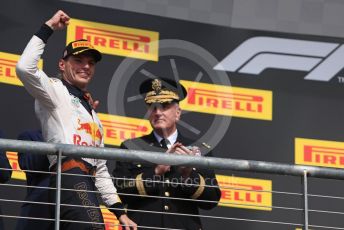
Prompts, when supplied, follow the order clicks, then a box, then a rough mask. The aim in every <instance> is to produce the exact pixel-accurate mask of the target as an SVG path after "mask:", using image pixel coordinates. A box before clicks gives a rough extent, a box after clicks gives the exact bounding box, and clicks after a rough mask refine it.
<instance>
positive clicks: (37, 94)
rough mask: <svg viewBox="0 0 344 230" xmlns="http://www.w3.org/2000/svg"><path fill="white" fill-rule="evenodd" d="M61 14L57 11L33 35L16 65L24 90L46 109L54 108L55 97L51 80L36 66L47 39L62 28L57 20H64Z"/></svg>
mask: <svg viewBox="0 0 344 230" xmlns="http://www.w3.org/2000/svg"><path fill="white" fill-rule="evenodd" d="M61 12H62V11H61ZM61 12H60V11H58V12H57V13H56V14H55V15H54V16H53V17H52V18H51V19H50V20H48V21H47V22H46V23H45V24H43V25H42V26H41V28H40V29H39V30H38V31H37V33H35V35H34V36H33V37H32V38H31V40H30V41H29V43H28V44H27V45H26V48H25V49H24V51H23V54H22V55H21V57H20V59H19V61H18V63H17V65H16V72H17V76H18V77H19V79H20V80H21V81H22V83H23V84H24V86H25V88H26V90H27V91H28V92H29V93H30V94H31V95H32V96H33V97H34V98H36V99H38V100H39V101H40V102H41V103H43V104H44V105H45V106H47V107H48V108H50V107H55V104H54V102H53V101H54V97H56V92H55V91H54V90H53V86H52V85H53V80H52V79H50V78H49V77H48V76H47V75H46V74H45V73H44V72H43V71H42V70H40V69H39V68H38V67H37V64H38V62H39V60H40V58H41V56H42V54H43V52H44V48H45V45H46V42H47V41H48V38H49V37H50V36H51V35H52V33H53V31H54V30H55V29H60V28H62V27H61V25H60V24H61V23H60V20H58V18H59V17H63V18H65V16H61V15H60V14H61ZM62 13H63V12H62ZM62 15H64V13H63V14H62ZM67 24H68V22H67V23H65V25H67Z"/></svg>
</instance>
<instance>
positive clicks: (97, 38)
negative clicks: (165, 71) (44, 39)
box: [67, 19, 159, 61]
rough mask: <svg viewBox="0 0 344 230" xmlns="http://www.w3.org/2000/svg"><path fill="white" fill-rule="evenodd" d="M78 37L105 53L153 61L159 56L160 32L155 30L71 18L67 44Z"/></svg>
mask: <svg viewBox="0 0 344 230" xmlns="http://www.w3.org/2000/svg"><path fill="white" fill-rule="evenodd" d="M78 39H87V40H88V41H90V42H91V44H92V45H93V46H94V48H96V49H98V50H99V51H100V52H102V53H105V54H110V55H119V56H124V57H132V58H138V59H144V60H152V61H158V57H159V55H158V50H159V46H158V43H159V42H158V41H159V33H158V32H154V31H148V30H141V29H134V28H129V27H123V26H115V25H109V24H103V23H97V22H90V21H83V20H78V19H71V20H70V24H69V26H68V29H67V44H68V43H69V42H71V41H74V40H78Z"/></svg>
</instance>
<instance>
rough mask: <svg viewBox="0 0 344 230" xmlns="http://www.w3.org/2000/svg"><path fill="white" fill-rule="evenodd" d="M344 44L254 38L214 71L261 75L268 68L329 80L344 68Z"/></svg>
mask: <svg viewBox="0 0 344 230" xmlns="http://www.w3.org/2000/svg"><path fill="white" fill-rule="evenodd" d="M343 60H344V45H342V44H340V43H330V42H315V41H307V40H298V39H287V38H273V37H253V38H250V39H248V40H246V41H245V42H243V43H242V44H241V45H240V46H238V47H237V48H236V49H235V50H233V51H232V52H231V53H230V54H229V55H228V56H227V57H225V58H224V59H223V60H222V61H221V62H220V63H219V64H217V65H216V66H215V67H214V69H216V70H222V71H230V72H239V73H246V74H254V75H259V74H260V73H261V72H263V71H264V70H265V69H269V68H276V69H288V70H299V71H307V72H308V74H307V75H306V76H305V79H306V80H315V81H329V80H331V79H332V78H333V77H334V76H335V75H336V74H337V73H338V72H339V71H341V70H342V69H343V67H344V61H343Z"/></svg>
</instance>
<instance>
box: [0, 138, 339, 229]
mask: <svg viewBox="0 0 344 230" xmlns="http://www.w3.org/2000/svg"><path fill="white" fill-rule="evenodd" d="M0 149H1V150H6V151H16V152H25V153H33V154H44V155H47V154H48V155H57V171H56V174H57V177H56V178H57V179H56V203H54V204H47V205H55V204H56V207H55V229H59V224H60V221H63V220H60V207H61V200H60V196H61V189H62V190H66V189H63V188H61V174H65V173H61V156H62V155H63V156H70V157H84V158H99V159H107V160H118V161H127V162H142V163H147V164H152V163H151V162H154V164H164V165H176V164H178V165H181V166H189V167H196V168H206V169H221V170H234V171H245V172H255V173H267V174H278V175H291V176H298V177H300V178H302V180H303V193H302V194H297V195H302V196H303V202H304V207H303V209H297V208H288V207H274V208H280V209H295V210H298V211H301V210H302V211H303V213H304V219H303V228H304V230H308V229H309V223H308V213H309V212H310V211H314V212H321V210H309V207H308V198H309V197H310V196H312V195H311V194H308V177H317V178H327V179H344V170H341V169H331V168H323V167H312V166H301V165H291V164H282V163H271V162H263V161H249V160H236V159H229V158H216V157H192V156H182V155H174V154H164V153H157V152H146V151H136V150H124V149H116V148H96V147H84V146H75V145H66V144H52V143H44V142H32V141H18V140H9V139H0ZM112 178H113V177H112ZM117 179H118V178H117ZM122 179H124V178H122ZM161 183H166V182H161ZM54 189H55V188H54ZM88 192H90V191H88ZM94 192H96V191H94ZM260 192H270V193H272V191H260ZM273 192H276V191H273ZM276 193H286V192H276ZM286 194H287V193H286ZM119 195H131V196H135V195H134V194H119ZM294 195H295V194H294ZM136 196H137V195H136ZM313 196H316V195H313ZM147 197H154V196H147ZM324 197H325V196H324ZM159 198H163V199H180V198H173V197H159ZM338 199H343V198H342V197H340V198H338ZM0 200H1V199H0ZM185 200H188V199H185ZM17 202H18V201H17ZM204 202H212V201H204ZM62 205H63V204H62ZM98 208H99V207H98ZM132 211H140V212H145V211H143V210H132ZM333 213H335V212H333ZM164 214H166V213H164ZM169 214H170V215H171V214H173V215H183V214H181V213H169ZM340 214H343V213H340ZM188 215H189V214H188ZM199 217H208V218H215V219H216V218H218V217H214V216H205V215H203V216H202V215H199ZM222 218H223V219H238V218H230V217H227V218H225V217H222ZM246 221H251V220H246ZM256 221H257V222H259V220H256ZM260 222H265V221H260ZM276 223H277V222H276ZM280 224H288V223H283V222H280ZM290 224H294V225H297V224H295V223H290ZM313 227H316V226H313ZM318 227H324V226H318ZM325 228H326V226H325ZM328 228H330V229H344V228H332V227H328ZM157 229H161V228H157Z"/></svg>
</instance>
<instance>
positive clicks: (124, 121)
mask: <svg viewBox="0 0 344 230" xmlns="http://www.w3.org/2000/svg"><path fill="white" fill-rule="evenodd" d="M98 116H99V119H100V121H101V123H102V125H103V128H104V143H105V144H108V145H116V146H119V145H120V144H121V143H122V142H123V141H125V140H127V139H130V138H136V137H141V136H144V135H147V134H149V133H150V132H151V131H152V127H151V125H150V123H149V121H148V120H144V119H138V118H130V117H123V116H117V115H109V114H104V113H98Z"/></svg>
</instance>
